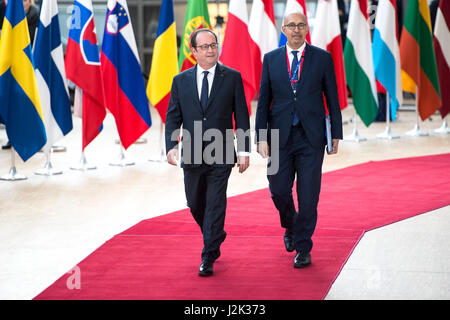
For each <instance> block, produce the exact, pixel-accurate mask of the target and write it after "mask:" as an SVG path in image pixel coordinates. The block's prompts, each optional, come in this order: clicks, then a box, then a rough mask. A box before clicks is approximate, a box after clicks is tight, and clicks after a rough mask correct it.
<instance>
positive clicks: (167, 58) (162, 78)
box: [147, 0, 178, 123]
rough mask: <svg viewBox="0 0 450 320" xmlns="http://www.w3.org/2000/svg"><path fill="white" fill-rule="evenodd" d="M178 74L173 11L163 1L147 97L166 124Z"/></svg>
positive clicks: (171, 6)
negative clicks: (173, 86) (175, 78)
mask: <svg viewBox="0 0 450 320" xmlns="http://www.w3.org/2000/svg"><path fill="white" fill-rule="evenodd" d="M177 73H178V58H177V33H176V29H175V18H174V11H173V0H163V2H162V4H161V11H160V13H159V24H158V31H157V34H156V40H155V45H154V47H153V57H152V65H151V68H150V78H149V79H148V84H147V96H148V99H149V100H150V103H151V104H153V106H154V107H155V108H156V110H157V111H158V113H159V115H160V117H161V120H162V122H163V123H165V122H166V113H167V106H168V105H169V100H170V90H171V88H172V80H173V77H174V76H175V75H176V74H177Z"/></svg>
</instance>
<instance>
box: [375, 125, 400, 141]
mask: <svg viewBox="0 0 450 320" xmlns="http://www.w3.org/2000/svg"><path fill="white" fill-rule="evenodd" d="M399 138H400V136H399V135H398V134H394V133H392V132H391V128H390V127H386V129H385V130H384V132H383V133H380V134H378V135H377V139H388V140H392V139H399Z"/></svg>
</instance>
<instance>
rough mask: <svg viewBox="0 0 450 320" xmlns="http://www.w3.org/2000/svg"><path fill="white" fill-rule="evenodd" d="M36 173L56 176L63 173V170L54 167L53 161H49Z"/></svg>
mask: <svg viewBox="0 0 450 320" xmlns="http://www.w3.org/2000/svg"><path fill="white" fill-rule="evenodd" d="M34 174H37V175H39V176H55V175H58V174H62V170H58V169H54V168H53V166H52V164H51V162H50V161H47V162H46V163H45V167H44V168H42V169H39V170H37V171H36V172H35V173H34Z"/></svg>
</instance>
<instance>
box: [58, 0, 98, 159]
mask: <svg viewBox="0 0 450 320" xmlns="http://www.w3.org/2000/svg"><path fill="white" fill-rule="evenodd" d="M64 62H65V66H66V75H67V79H69V80H70V81H72V82H73V83H74V84H75V85H76V86H78V87H79V88H80V89H81V90H83V95H82V100H83V103H82V109H83V110H82V114H83V115H82V117H83V133H82V135H83V144H82V149H83V150H84V149H85V148H86V146H87V145H88V144H89V143H91V141H92V140H94V138H95V137H96V136H97V135H98V134H99V133H100V131H101V129H102V122H103V119H105V116H106V109H105V96H104V88H103V79H102V73H101V69H100V54H99V50H98V42H97V34H96V31H95V24H94V14H93V10H92V1H91V0H75V1H74V2H73V11H72V20H71V25H70V30H69V38H68V41H67V48H66V58H65V61H64Z"/></svg>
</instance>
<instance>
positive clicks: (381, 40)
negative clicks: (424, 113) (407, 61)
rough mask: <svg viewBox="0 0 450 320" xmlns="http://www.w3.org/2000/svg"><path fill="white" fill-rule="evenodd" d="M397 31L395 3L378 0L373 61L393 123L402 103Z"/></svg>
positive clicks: (392, 0) (389, 0)
mask: <svg viewBox="0 0 450 320" xmlns="http://www.w3.org/2000/svg"><path fill="white" fill-rule="evenodd" d="M397 30H398V29H397V4H396V1H394V0H380V1H379V2H378V10H377V16H376V21H375V29H374V31H373V48H372V49H373V61H374V68H375V76H376V78H377V79H378V81H379V82H380V83H381V85H382V86H383V88H385V89H386V90H387V92H388V93H389V98H390V112H391V118H392V120H393V121H395V116H396V113H397V109H398V108H399V106H400V105H401V104H402V101H403V93H402V75H401V71H400V50H399V46H398V36H397Z"/></svg>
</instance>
